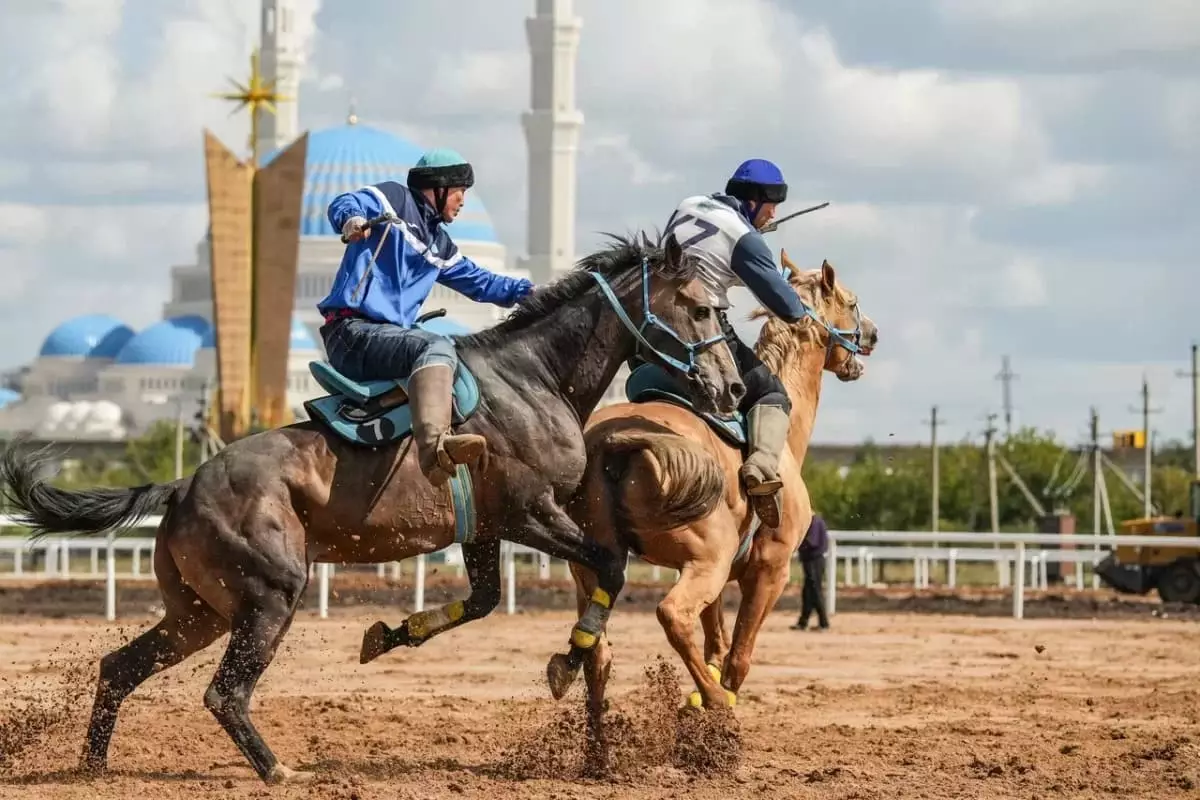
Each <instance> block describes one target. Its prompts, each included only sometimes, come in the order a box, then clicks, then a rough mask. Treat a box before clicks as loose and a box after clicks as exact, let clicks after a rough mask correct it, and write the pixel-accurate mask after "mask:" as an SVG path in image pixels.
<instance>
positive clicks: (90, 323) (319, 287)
mask: <svg viewBox="0 0 1200 800" xmlns="http://www.w3.org/2000/svg"><path fill="white" fill-rule="evenodd" d="M294 5H295V0H264V2H263V9H262V21H261V26H262V29H261V36H262V44H261V52H262V64H263V71H264V77H265V79H266V80H273V81H274V82H275V85H276V88H277V89H278V90H279V91H280V92H281V93H282V94H284V95H287V96H290V97H298V96H299V82H300V81H299V76H300V71H301V70H300V67H301V48H300V45H299V41H298V38H297V36H296V32H295V30H294V27H293V22H294V19H295V8H294ZM571 6H572V3H571V0H536V15H535V16H534V17H531V18H529V19H527V20H526V27H527V32H528V39H529V43H530V51H531V57H532V70H533V75H532V78H533V79H532V81H531V86H532V91H531V94H532V107H531V109H530V110H529V111H527V112H526V113H525V114H523V115H522V119H521V122H522V125H523V127H524V129H525V133H526V139H527V142H528V147H529V187H530V191H529V196H530V203H529V229H528V243H527V249H528V252H529V254H528V255H527V256H526V257H524V258H521V259H510V257H509V253H508V251H507V250H506V248H505V246H504V244H503V243H501V242H500V240H499V238H498V237H497V235H496V231H495V229H494V228H493V226H492V223H491V221H490V219H489V217H488V213H487V209H486V208H485V207H484V205H483V203H482V202H481V201H480V199H479V196H478V194H477V193H474V192H472V193H470V194H469V195H468V201H467V203H466V205H465V206H464V207H463V210H462V212H461V213H460V215H459V217H458V219H456V220H455V222H454V223H453V226H452V227H451V228H450V232H451V235H452V236H453V237H454V240H455V242H456V243H457V244H458V246H459V249H460V250H461V251H462V252H463V253H464V254H465V255H467V256H469V257H470V258H472V259H473V260H475V261H476V262H477V263H478V264H480V265H481V266H483V267H486V268H488V269H491V270H494V271H496V272H500V273H504V274H508V275H520V276H524V277H529V278H531V279H532V280H533V281H534V282H535V283H544V282H547V281H549V280H552V279H553V278H554V277H555V276H557V275H558V274H559V273H560V272H562V271H563V270H565V269H567V268H569V266H570V264H571V263H572V262H573V261H574V260H575V256H574V254H575V233H574V226H575V218H574V217H575V173H576V164H575V162H576V154H577V150H578V139H579V131H580V128H581V126H582V122H583V118H582V115H581V114H580V113H579V112H578V111H577V110H576V109H575V102H574V85H573V75H574V65H573V62H574V60H575V58H576V51H577V46H578V41H579V31H580V27H581V26H580V22H579V20H578V18H576V17H574V16H573V14H572V7H571ZM259 113H260V114H261V115H262V116H261V117H260V120H259V131H260V142H259V145H260V152H264V153H270V154H271V155H269V156H267V158H266V160H267V161H268V162H269V161H270V159H271V158H272V157H273V156H274V155H275V154H276V153H278V152H281V151H282V149H283V148H285V147H286V146H287V145H288V144H290V143H291V142H292V141H293V140H294V139H295V138H296V137H297V136H298V135H299V132H300V129H299V124H298V118H299V109H298V103H296V102H290V103H282V104H280V106H279V107H278V109H277V113H275V114H270V113H269V112H266V111H260V112H259ZM423 144H424V145H429V144H430V143H423ZM450 144H453V143H450ZM425 149H426V148H425V146H422V145H418V144H417V143H414V142H409V141H405V140H404V139H402V138H400V137H398V136H396V135H394V134H392V133H389V132H387V131H383V130H379V129H376V128H373V127H371V126H369V125H365V124H362V123H360V121H359V120H358V119H357V118H356V117H355V115H354V114H353V113H351V115H350V116H349V117H348V118H347V119H346V121H345V123H344V124H342V125H339V126H336V127H333V128H328V129H324V130H316V131H310V132H309V139H308V152H307V162H306V167H305V173H306V174H305V184H304V194H303V200H302V221H301V230H300V257H299V268H298V269H299V271H298V275H297V280H296V294H295V301H294V304H293V311H292V328H291V346H290V354H289V358H288V395H287V397H288V403H289V405H290V407H291V408H292V410H293V412H294V414H295V415H296V417H297V418H298V419H302V418H304V409H303V406H302V403H303V401H304V400H306V399H309V398H311V397H316V396H319V395H321V394H323V393H324V392H322V391H321V390H320V388H319V387H318V386H317V385H316V383H315V381H313V380H312V378H311V377H310V374H309V370H308V363H309V362H310V361H312V360H315V359H321V358H323V357H324V355H323V352H322V350H321V347H320V345H319V342H320V337H319V335H318V334H317V330H318V328H319V327H320V325H321V322H322V320H321V319H320V317H319V315H318V314H317V310H316V304H317V302H318V301H319V300H320V299H321V298H323V297H324V296H325V295H326V293H327V292H328V290H329V287H330V286H331V284H332V282H333V276H334V273H335V272H336V271H337V268H338V265H339V263H340V261H341V256H342V251H343V245H342V243H341V241H340V240H339V238H338V236H337V233H336V232H334V231H333V229H332V227H331V226H330V224H329V222H328V220H327V218H326V208H327V207H328V204H329V202H330V201H331V200H332V199H333V198H334V197H335V196H336V195H337V194H339V193H341V192H345V191H352V190H355V189H358V188H361V187H362V186H365V185H368V184H372V183H377V182H380V181H383V180H395V179H397V178H399V179H401V180H402V179H403V176H404V175H405V174H406V173H407V172H408V169H409V167H410V166H411V165H412V164H413V163H415V162H416V161H417V159H418V158H419V157H420V155H421V153H422V152H423V151H424V150H425ZM210 264H211V260H210V253H209V249H208V243H207V241H206V240H202V241H201V242H200V243H199V244H198V245H197V247H196V252H195V261H194V263H192V264H187V265H181V266H174V267H172V268H171V294H170V297H169V298H168V299H167V300H166V302H165V303H164V304H163V309H162V316H163V318H162V320H161V321H159V322H156V323H154V324H152V325H150V326H149V327H146V328H144V329H143V330H140V331H139V330H134V329H133V328H131V327H130V326H129V325H127V324H125V323H124V322H123V321H122V320H121V319H119V318H117V317H115V316H111V315H109V314H107V313H94V314H87V315H84V316H81V317H76V318H73V319H67V320H64V321H63V322H61V323H60V324H59V325H58V326H57V327H55V328H54V329H53V330H52V331H51V333H50V334H49V335H48V336H47V337H46V339H45V341H44V342H42V345H41V348H40V349H39V351H38V354H37V357H36V359H35V360H34V361H33V362H32V363H31V364H29V365H27V366H26V367H24V368H22V369H21V370H19V371H18V372H17V374H15V375H13V376H10V377H9V379H8V380H7V381H6V383H7V385H6V386H3V387H0V439H7V438H9V437H10V436H11V435H12V434H14V433H17V432H22V431H30V432H32V433H33V435H34V436H35V438H37V439H40V440H57V441H63V440H65V441H96V442H99V441H121V440H124V439H127V438H130V437H135V436H138V435H140V434H142V433H144V432H145V431H146V430H147V428H148V427H149V426H151V425H152V424H154V423H155V422H157V421H159V420H163V419H170V420H175V419H176V418H177V417H178V416H179V415H181V414H182V415H183V416H184V417H185V418H186V419H188V420H189V421H190V419H191V417H192V415H193V414H194V413H195V411H196V410H197V409H198V408H199V404H200V402H201V398H202V397H204V396H207V394H208V393H209V391H210V390H211V388H212V387H213V386H214V384H215V381H216V376H217V372H216V351H215V344H214V329H213V326H212V318H213V304H212V286H211V282H210ZM424 308H425V309H426V310H430V309H435V308H445V309H447V312H448V313H447V316H446V317H443V318H442V319H440V320H438V321H437V322H436V323H435V325H437V326H438V327H437V328H436V330H438V331H439V332H442V333H465V332H470V331H474V330H478V329H480V328H483V327H486V326H488V325H490V324H493V323H494V322H495V321H497V320H498V319H499V317H500V315H501V314H503V313H505V312H504V310H503V309H500V308H497V307H495V306H490V305H485V304H480V303H475V302H472V301H470V300H468V299H467V298H465V297H463V296H462V295H459V294H458V293H456V292H454V291H452V290H450V289H447V288H445V287H443V286H440V285H435V288H434V290H433V293H432V294H431V295H430V297H429V299H428V300H427V301H426V304H425V306H424ZM621 383H622V381H621V379H620V378H618V381H615V382H614V384H613V388H612V389H610V396H611V397H615V396H616V392H618V391H619V386H620V385H621ZM611 397H610V398H606V399H611Z"/></svg>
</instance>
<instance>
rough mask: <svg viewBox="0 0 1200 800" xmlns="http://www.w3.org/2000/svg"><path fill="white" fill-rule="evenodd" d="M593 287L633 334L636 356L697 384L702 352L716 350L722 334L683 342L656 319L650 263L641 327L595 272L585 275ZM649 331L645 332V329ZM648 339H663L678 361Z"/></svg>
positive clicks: (646, 267)
mask: <svg viewBox="0 0 1200 800" xmlns="http://www.w3.org/2000/svg"><path fill="white" fill-rule="evenodd" d="M588 274H589V275H591V276H592V277H593V278H595V279H596V283H597V284H598V285H599V286H600V291H601V292H603V293H604V297H605V299H606V300H608V304H609V305H610V306H612V310H613V312H614V313H616V315H617V319H619V320H621V324H622V325H624V326H625V329H626V330H628V331H629V332H630V333H631V334H633V338H634V339H635V340H637V343H638V354H639V355H642V356H643V357H644V355H643V354H644V353H648V354H649V355H651V356H652V357H653V358H652V359H647V360H654V361H657V362H659V363H660V364H662V365H663V366H665V367H667V368H669V369H671V370H673V371H675V372H678V373H680V374H682V375H683V376H685V377H686V378H688V380H693V381H694V380H698V379H699V377H700V364H699V361H698V360H699V358H700V355H701V354H702V353H704V351H706V350H709V349H711V348H712V347H715V346H716V345H718V344H720V343H721V342H723V341H725V334H724V333H718V334H716V335H714V336H710V337H709V338H707V339H704V340H702V341H699V342H685V341H684V340H683V339H682V338H681V337H680V336H679V334H678V333H676V332H675V330H674V329H673V328H671V326H670V325H668V324H667V323H665V322H663V321H662V320H661V319H660V318H659V317H658V315H656V314H655V313H654V312H653V311H651V310H650V261H649V260H648V259H646V258H643V259H642V315H643V317H644V318H643V320H642V324H641V325H640V326H639V325H636V324H635V323H634V321H633V320H632V319H631V318H630V317H629V314H628V313H626V311H625V309H624V308H623V307H622V306H621V301H620V299H619V298H618V297H617V293H616V292H614V291H613V288H612V285H611V284H609V282H608V279H607V278H605V277H604V276H603V275H601V274H600V273H598V272H591V271H589V272H588ZM647 328H649V329H650V330H649V331H647V330H646V329H647ZM650 336H658V337H664V338H665V339H666V340H667V346H668V347H670V348H671V349H673V350H675V351H676V352H677V353H678V355H679V358H676V357H675V356H673V355H671V354H670V353H666V352H663V350H662V348H661V347H656V346H655V345H654V344H652V343H651V342H650V338H649V337H650Z"/></svg>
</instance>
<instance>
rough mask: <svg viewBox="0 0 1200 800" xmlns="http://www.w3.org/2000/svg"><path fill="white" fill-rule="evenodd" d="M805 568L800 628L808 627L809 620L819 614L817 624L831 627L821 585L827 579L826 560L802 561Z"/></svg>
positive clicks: (821, 558) (801, 593)
mask: <svg viewBox="0 0 1200 800" xmlns="http://www.w3.org/2000/svg"><path fill="white" fill-rule="evenodd" d="M800 564H801V566H802V567H803V568H804V586H803V587H802V588H801V589H800V619H799V620H798V622H799V624H800V627H802V628H807V627H808V619H809V617H811V616H812V615H813V612H816V614H817V624H818V625H820V626H821V627H822V628H828V627H829V617H827V616H826V615H825V592H824V589H823V587H822V585H821V584H823V583H824V578H825V558H824V557H823V556H818V557H817V558H813V559H809V560H802V561H801V562H800Z"/></svg>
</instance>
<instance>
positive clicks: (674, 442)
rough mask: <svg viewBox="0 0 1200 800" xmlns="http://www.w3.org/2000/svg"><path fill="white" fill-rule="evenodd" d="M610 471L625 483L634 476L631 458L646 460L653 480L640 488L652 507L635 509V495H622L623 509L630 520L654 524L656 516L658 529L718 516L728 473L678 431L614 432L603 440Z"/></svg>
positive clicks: (613, 476)
mask: <svg viewBox="0 0 1200 800" xmlns="http://www.w3.org/2000/svg"><path fill="white" fill-rule="evenodd" d="M603 446H604V450H605V453H606V454H607V456H608V458H606V459H605V469H606V471H607V472H608V474H609V477H610V478H613V479H615V480H618V481H619V480H621V479H622V478H623V477H625V475H626V474H628V473H629V471H630V467H631V466H632V459H633V458H635V457H638V456H640V457H641V458H642V459H644V462H645V463H644V465H645V467H647V469H648V471H649V474H650V475H651V476H653V480H651V481H649V482H648V483H649V484H650V485H649V486H646V485H645V483H646V482H645V481H643V482H642V485H640V486H637V487H631V489H632V488H636V494H637V495H639V496H640V497H638V498H637V499H641V500H643V501H644V502H643V503H642V504H644V505H646V506H647V508H644V509H634V508H630V507H629V506H630V504H631V501H632V500H634V499H635V498H634V497H631V496H630V495H631V494H634V493H635V492H631V491H621V492H618V493H617V494H618V497H617V503H618V506H619V508H618V510H619V512H620V513H621V515H622V516H623V517H624V519H625V520H628V521H631V522H632V521H634V520H637V521H639V522H642V523H643V526H644V525H645V523H646V522H649V520H648V519H647V512H651V511H652V512H653V513H651V514H650V516H653V517H654V520H653V522H654V525H655V527H657V528H660V529H662V528H677V527H681V526H683V525H687V524H689V523H692V522H695V521H696V520H698V519H703V518H704V517H707V516H708V515H709V514H711V513H712V512H713V509H714V508H716V505H717V503H719V502H720V501H721V498H722V497H723V496H724V495H725V471H724V470H723V469H722V468H721V464H720V463H719V462H718V461H717V459H715V458H713V456H712V454H711V453H709V452H708V451H707V450H705V449H704V448H703V447H701V446H700V445H699V444H696V443H695V442H693V441H691V440H690V439H688V438H686V437H684V436H680V435H678V434H675V433H658V432H650V431H636V430H634V431H615V432H613V433H610V434H608V435H607V436H606V437H604V442H603ZM639 527H641V526H639Z"/></svg>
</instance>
